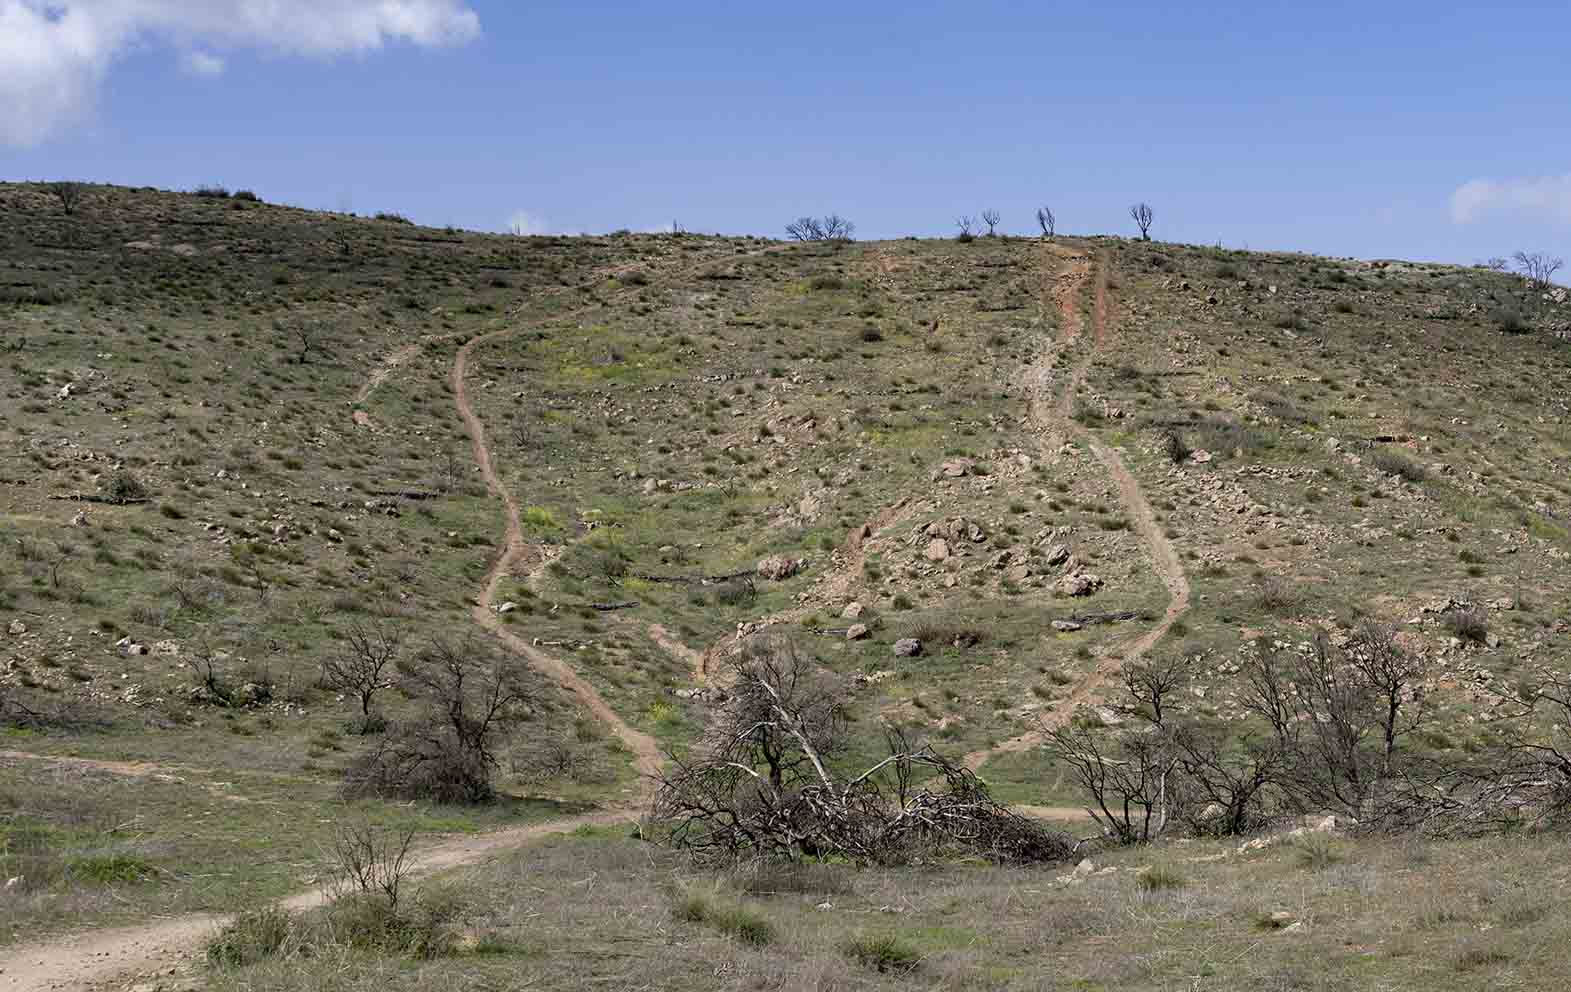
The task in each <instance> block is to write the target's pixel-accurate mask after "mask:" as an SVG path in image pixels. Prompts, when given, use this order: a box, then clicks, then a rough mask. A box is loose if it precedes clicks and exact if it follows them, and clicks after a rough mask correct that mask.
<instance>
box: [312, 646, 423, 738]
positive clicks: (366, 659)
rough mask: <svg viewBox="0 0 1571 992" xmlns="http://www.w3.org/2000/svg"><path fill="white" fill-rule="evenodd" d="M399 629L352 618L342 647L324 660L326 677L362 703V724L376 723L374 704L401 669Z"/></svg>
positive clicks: (326, 679) (323, 665) (323, 668)
mask: <svg viewBox="0 0 1571 992" xmlns="http://www.w3.org/2000/svg"><path fill="white" fill-rule="evenodd" d="M402 643H403V642H402V638H401V637H400V635H399V633H398V631H396V630H393V629H391V628H388V627H375V626H371V625H370V624H366V623H362V622H361V621H359V620H351V621H350V622H349V623H348V624H347V625H346V626H345V627H344V630H343V632H342V633H341V634H340V635H339V644H340V647H339V650H338V651H336V652H335V653H333V654H330V655H328V656H327V658H325V659H324V660H323V661H322V681H323V682H325V683H327V684H328V685H329V686H331V687H332V688H334V689H337V690H338V691H339V692H343V693H346V694H348V695H350V696H353V697H354V698H355V699H356V700H358V701H359V703H360V717H361V727H362V728H363V729H364V728H369V727H370V726H371V725H372V720H371V706H372V703H373V702H374V701H375V698H376V694H377V693H378V692H379V691H381V690H382V689H384V688H386V687H387V686H388V685H389V684H390V683H391V681H392V676H393V675H394V673H395V672H396V671H397V665H398V656H399V651H400V649H401V647H402Z"/></svg>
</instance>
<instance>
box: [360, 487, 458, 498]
mask: <svg viewBox="0 0 1571 992" xmlns="http://www.w3.org/2000/svg"><path fill="white" fill-rule="evenodd" d="M368 492H369V493H370V495H372V496H383V497H386V498H387V499H414V500H420V499H440V498H441V494H440V493H428V492H425V491H424V490H421V489H371V490H368Z"/></svg>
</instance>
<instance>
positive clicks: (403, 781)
mask: <svg viewBox="0 0 1571 992" xmlns="http://www.w3.org/2000/svg"><path fill="white" fill-rule="evenodd" d="M398 668H399V675H400V679H399V688H400V689H401V690H402V691H403V692H404V694H405V695H407V696H409V697H410V698H411V699H414V700H416V701H417V702H419V703H420V704H421V705H422V708H423V710H424V712H423V714H422V715H420V716H418V717H416V718H414V719H412V720H410V721H407V722H404V723H401V724H399V725H397V726H395V727H393V728H391V729H390V731H389V733H388V734H387V735H386V736H385V737H383V738H381V739H380V740H379V741H378V742H377V744H376V745H375V746H374V747H373V748H372V749H371V750H370V751H369V752H367V753H366V754H364V755H362V756H361V757H360V758H359V759H357V760H356V761H355V762H353V763H352V764H351V765H350V767H349V769H348V770H347V771H346V774H345V782H344V791H345V792H346V794H348V795H351V796H361V795H380V796H398V797H402V798H407V799H430V800H434V801H436V802H447V803H478V802H486V801H489V800H490V799H492V798H493V797H494V796H495V790H494V788H493V787H492V784H491V775H492V772H493V771H494V770H495V769H496V768H497V767H498V765H499V764H500V762H499V759H498V748H499V747H500V746H501V744H502V741H503V738H504V736H505V734H506V731H507V730H508V729H509V728H510V727H512V726H513V725H514V724H516V723H517V722H518V721H519V720H521V719H522V718H523V716H524V713H525V709H526V707H527V704H528V702H529V700H530V699H531V698H532V695H533V692H532V689H531V687H530V683H529V681H528V679H527V677H526V673H525V669H524V668H523V666H522V665H521V664H520V663H519V662H518V661H517V660H516V659H514V658H512V657H511V656H506V655H497V654H495V653H494V652H492V651H491V650H490V649H489V648H487V647H485V646H483V645H482V644H480V643H479V642H477V641H474V640H472V639H467V638H466V639H465V640H463V641H458V642H452V641H446V640H442V639H437V640H434V641H432V643H431V645H430V647H428V648H427V649H426V650H425V651H423V652H422V653H421V654H420V656H419V657H417V658H415V659H413V660H412V661H405V662H402V663H400V664H399V666H398Z"/></svg>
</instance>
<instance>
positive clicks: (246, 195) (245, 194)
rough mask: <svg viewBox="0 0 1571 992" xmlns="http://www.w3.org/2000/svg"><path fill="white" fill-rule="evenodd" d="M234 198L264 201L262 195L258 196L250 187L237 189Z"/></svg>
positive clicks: (253, 201)
mask: <svg viewBox="0 0 1571 992" xmlns="http://www.w3.org/2000/svg"><path fill="white" fill-rule="evenodd" d="M232 199H236V200H244V201H245V202H246V203H261V202H262V198H261V197H260V196H257V195H256V194H255V193H253V192H252V191H251V190H248V189H237V190H235V192H234V196H233V197H232Z"/></svg>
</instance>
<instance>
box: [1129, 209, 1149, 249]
mask: <svg viewBox="0 0 1571 992" xmlns="http://www.w3.org/2000/svg"><path fill="white" fill-rule="evenodd" d="M1129 216H1130V217H1132V218H1133V219H1134V222H1135V224H1136V225H1137V226H1138V227H1139V228H1140V240H1141V241H1150V240H1151V219H1152V217H1153V214H1152V211H1151V205H1150V204H1149V203H1137V204H1135V205H1134V206H1132V207H1130V208H1129Z"/></svg>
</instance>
